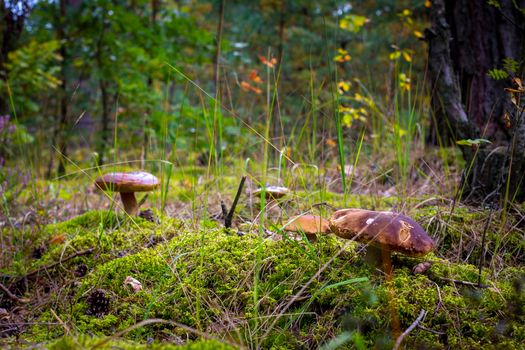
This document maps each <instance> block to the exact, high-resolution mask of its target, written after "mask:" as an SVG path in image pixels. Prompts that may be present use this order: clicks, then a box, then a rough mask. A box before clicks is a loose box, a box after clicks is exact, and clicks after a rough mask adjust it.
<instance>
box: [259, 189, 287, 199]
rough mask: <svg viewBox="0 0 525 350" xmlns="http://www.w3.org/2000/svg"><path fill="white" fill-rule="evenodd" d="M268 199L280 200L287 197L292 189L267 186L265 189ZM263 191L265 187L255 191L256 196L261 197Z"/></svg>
mask: <svg viewBox="0 0 525 350" xmlns="http://www.w3.org/2000/svg"><path fill="white" fill-rule="evenodd" d="M264 190H265V195H266V198H267V199H269V198H272V199H278V198H282V197H284V196H286V195H287V194H288V193H290V189H289V188H287V187H282V186H266V187H264ZM262 191H263V187H260V188H258V189H256V190H255V191H253V195H254V196H259V195H260V194H261V192H262Z"/></svg>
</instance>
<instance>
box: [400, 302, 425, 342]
mask: <svg viewBox="0 0 525 350" xmlns="http://www.w3.org/2000/svg"><path fill="white" fill-rule="evenodd" d="M426 314H427V312H426V310H425V309H421V312H420V313H419V316H418V317H417V318H416V320H415V321H414V322H413V323H412V324H411V325H410V327H408V328H407V329H406V331H404V332H403V333H402V334H401V335H400V336H399V337H398V338H397V340H396V344H395V345H394V347H393V348H392V350H397V349H399V346H401V343H402V342H403V339H404V338H405V337H406V336H407V335H408V333H410V332H412V331H413V330H414V328H416V327H417V326H418V325H419V322H421V321H422V320H423V318H425V315H426Z"/></svg>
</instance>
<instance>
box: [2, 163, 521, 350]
mask: <svg viewBox="0 0 525 350" xmlns="http://www.w3.org/2000/svg"><path fill="white" fill-rule="evenodd" d="M427 163H430V161H429V160H427ZM225 169H229V171H230V172H229V173H228V172H227V171H224V173H220V172H219V171H218V170H217V171H216V170H214V171H212V172H210V171H209V169H208V168H204V167H202V168H201V167H180V168H178V169H176V170H172V169H171V168H170V169H169V171H167V170H166V169H165V168H163V167H159V168H158V169H156V170H157V174H160V175H161V176H160V177H161V179H162V182H163V185H162V189H161V190H158V191H156V192H154V193H151V194H150V195H149V196H148V198H147V199H146V201H145V204H144V205H143V206H142V208H141V209H143V210H144V209H151V211H147V212H146V213H147V215H143V217H129V216H127V215H125V214H124V213H122V211H121V210H120V209H119V208H118V207H119V205H118V203H119V199H118V197H117V196H115V197H111V196H109V197H108V196H107V195H105V194H103V193H100V192H98V191H96V190H95V188H94V186H93V180H94V178H95V177H97V176H98V175H99V174H98V173H97V172H89V173H88V172H85V171H78V172H76V173H74V175H73V176H68V177H66V178H64V179H61V180H53V181H46V180H31V181H28V182H26V183H25V185H24V186H19V187H17V188H12V189H11V190H10V192H5V193H4V202H3V203H4V204H3V210H2V216H1V224H2V227H1V236H0V244H1V247H2V249H1V252H0V283H1V285H2V287H5V289H6V290H3V291H0V347H2V348H20V347H30V348H50V349H80V348H86V349H95V348H99V349H100V348H115V347H117V348H119V349H126V348H148V349H157V348H163V349H168V348H172V347H173V348H175V347H177V348H187V349H220V348H224V349H226V348H253V349H255V348H276V349H277V348H280V349H313V348H319V347H322V348H324V349H335V348H357V349H366V348H370V347H375V348H378V349H391V348H392V347H393V346H394V345H395V343H396V340H398V339H399V337H400V336H401V335H402V334H403V336H404V339H403V343H402V344H403V345H402V346H406V348H424V349H442V348H456V349H473V348H484V349H491V348H494V349H496V348H505V349H523V344H525V243H524V242H525V239H524V226H525V220H524V219H525V217H524V216H523V214H522V213H523V212H524V208H523V206H521V205H513V206H510V207H509V208H506V209H505V210H500V209H480V208H476V207H469V206H467V205H464V204H462V203H459V202H458V203H456V202H454V200H453V198H454V192H453V191H452V190H451V189H448V188H445V186H444V185H443V184H441V183H440V182H439V181H433V182H435V183H434V184H432V183H431V182H429V180H428V178H425V177H424V176H416V175H417V174H416V175H414V176H409V177H408V180H407V184H410V185H409V186H405V191H401V190H399V186H398V185H395V184H393V183H392V181H391V179H389V178H388V176H387V175H386V174H388V172H382V173H380V175H381V176H372V175H370V176H368V175H367V176H368V177H369V178H370V179H372V180H374V181H365V178H366V176H364V175H362V173H361V174H358V172H359V171H362V170H361V169H355V170H351V171H350V172H349V176H354V175H355V176H354V180H353V181H354V182H353V183H352V186H351V189H352V190H351V191H350V192H351V193H349V194H346V195H345V194H344V193H341V187H342V186H341V178H340V177H339V173H340V172H339V171H338V170H337V169H334V170H330V169H328V168H322V169H318V168H315V167H308V166H304V167H295V168H293V169H279V170H275V171H273V170H272V171H271V172H270V175H268V176H267V179H268V180H267V183H268V184H276V185H282V184H284V185H286V186H287V187H289V188H290V189H291V190H292V191H291V193H290V194H289V195H288V196H287V197H284V198H283V199H281V200H279V201H270V202H268V203H263V204H261V203H260V199H259V198H257V197H256V196H254V195H253V191H254V190H255V189H256V188H257V187H258V183H257V181H256V179H257V178H260V177H258V176H249V177H248V180H247V182H246V185H245V187H244V190H243V193H242V195H241V199H240V201H239V204H238V207H237V212H236V215H235V217H234V222H233V228H231V229H225V228H224V225H223V224H224V220H223V219H224V218H223V215H222V211H221V206H220V203H221V201H224V202H225V204H226V205H227V206H230V205H231V203H232V200H233V197H234V196H235V192H236V190H237V186H238V184H239V181H240V175H236V174H242V173H244V171H243V170H242V166H239V165H235V164H233V165H231V166H229V167H225ZM276 173H278V174H277V175H276ZM167 179H169V181H167ZM357 179H359V181H358V180H357ZM448 179H449V180H452V181H450V183H454V181H456V180H457V177H453V176H452V175H450V178H448ZM272 181H274V182H275V183H270V182H272ZM443 183H444V182H443ZM456 185H457V184H456ZM407 188H410V189H412V190H410V191H407V190H406V189H407ZM111 199H114V200H111ZM344 207H355V208H365V209H373V210H393V211H397V212H401V213H403V214H405V215H408V216H410V217H412V218H413V219H414V220H416V221H417V222H418V223H420V224H421V226H422V227H423V228H425V229H426V230H427V232H428V233H429V235H430V236H431V237H432V238H434V240H435V241H436V250H435V251H434V252H433V253H430V254H429V255H426V256H424V257H420V258H412V257H405V256H402V255H400V254H395V255H394V257H393V264H394V272H393V275H392V276H385V274H384V273H382V272H381V271H380V269H378V268H376V267H374V266H370V265H369V264H367V263H366V262H365V260H364V256H365V248H366V247H365V246H363V245H361V244H358V243H356V242H353V241H350V240H343V239H341V238H337V237H335V236H333V235H320V236H319V237H318V239H317V241H315V242H310V241H308V239H306V237H305V236H304V235H302V234H292V233H287V232H285V231H284V230H283V227H284V226H285V225H286V223H287V222H288V220H289V218H290V217H292V216H293V215H298V214H302V213H314V214H317V215H321V216H323V217H329V216H330V214H331V213H332V212H333V210H334V209H335V208H344ZM483 237H485V238H483ZM483 240H484V242H483ZM482 252H483V254H482ZM480 260H481V265H482V268H481V269H480V268H479V264H480ZM425 262H426V263H427V264H426V265H421V263H425ZM416 266H417V267H418V269H421V268H422V267H423V266H425V267H426V268H427V269H426V271H423V272H422V273H415V272H414V271H415V270H414V268H415V267H416ZM423 270H424V269H423ZM419 272H421V271H419ZM411 326H412V327H411ZM405 331H406V332H405ZM403 332H405V333H406V334H405V333H403Z"/></svg>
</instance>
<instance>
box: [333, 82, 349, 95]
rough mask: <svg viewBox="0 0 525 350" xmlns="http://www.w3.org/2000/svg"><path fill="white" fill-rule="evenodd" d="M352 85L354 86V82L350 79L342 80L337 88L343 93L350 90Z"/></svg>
mask: <svg viewBox="0 0 525 350" xmlns="http://www.w3.org/2000/svg"><path fill="white" fill-rule="evenodd" d="M350 86H352V84H351V83H350V82H349V81H340V82H339V83H338V84H337V90H338V91H339V93H340V94H341V95H342V94H344V93H345V92H347V91H348V90H350Z"/></svg>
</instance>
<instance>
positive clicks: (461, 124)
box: [426, 0, 525, 201]
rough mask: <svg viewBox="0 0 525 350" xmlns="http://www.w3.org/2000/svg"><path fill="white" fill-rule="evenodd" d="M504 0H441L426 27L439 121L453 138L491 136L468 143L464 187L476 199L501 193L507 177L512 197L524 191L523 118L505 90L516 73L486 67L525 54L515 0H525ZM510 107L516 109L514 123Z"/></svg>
mask: <svg viewBox="0 0 525 350" xmlns="http://www.w3.org/2000/svg"><path fill="white" fill-rule="evenodd" d="M500 3H501V7H500V8H496V7H494V6H491V5H489V4H487V3H486V2H485V1H470V0H448V1H445V0H435V1H433V2H432V11H431V24H432V27H431V29H430V30H427V31H426V39H427V40H428V44H429V45H428V54H429V73H430V78H431V84H432V86H431V92H432V107H433V112H434V116H435V120H436V123H435V124H436V125H438V126H440V129H441V130H443V129H446V130H447V131H448V135H449V136H447V137H450V138H452V141H453V142H455V141H457V140H460V139H476V138H483V139H487V140H489V141H491V144H490V145H489V146H481V147H480V148H479V149H478V148H472V147H467V146H463V147H462V152H463V156H464V158H465V160H466V163H467V169H469V168H470V171H469V172H468V174H466V175H467V176H466V178H465V181H466V182H465V184H466V187H465V191H464V195H466V196H467V197H468V198H471V199H474V200H476V201H480V200H490V201H492V200H494V199H496V198H497V199H500V198H501V197H502V196H503V195H504V192H505V191H504V189H505V188H507V185H508V186H509V187H508V188H509V193H510V196H511V197H513V196H514V195H516V198H518V199H520V200H521V199H525V191H524V186H523V185H522V184H521V180H522V175H521V174H523V169H525V158H524V157H523V152H524V151H525V123H524V120H523V118H519V117H518V114H519V113H517V111H516V108H513V105H512V103H511V102H510V99H509V96H508V93H507V92H506V91H505V90H504V89H505V87H507V86H510V85H511V83H510V79H506V80H495V79H493V78H491V77H490V76H489V75H488V72H489V70H490V69H493V68H501V67H502V64H503V60H504V59H505V58H507V59H508V58H511V59H514V60H515V61H517V62H520V61H521V60H522V59H523V57H522V56H521V54H522V50H523V45H524V40H523V38H524V34H523V28H522V27H520V26H522V25H523V19H524V16H523V14H521V13H520V12H519V10H518V9H517V8H516V7H515V6H514V3H516V4H517V5H518V6H520V7H522V8H524V7H525V1H524V0H521V1H516V2H514V1H512V0H502V1H500ZM518 3H519V4H518ZM506 115H512V116H514V120H513V121H512V126H511V127H509V125H508V123H507V122H506V121H505V116H506ZM438 132H439V131H438ZM445 134H447V133H445ZM471 164H472V167H470V165H471ZM509 172H510V175H509ZM507 180H510V181H507ZM507 182H509V183H508V184H507Z"/></svg>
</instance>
